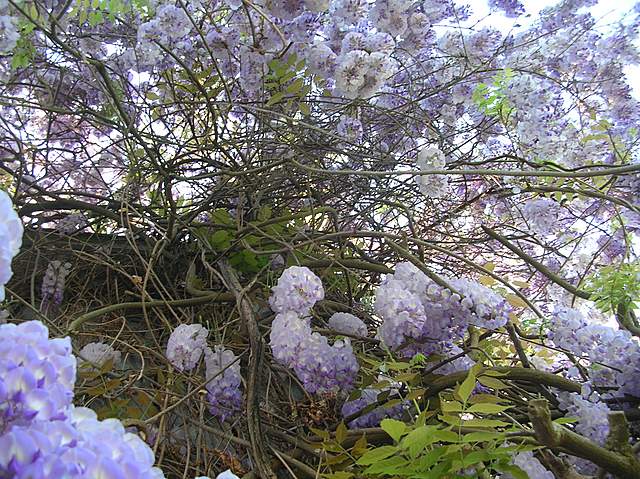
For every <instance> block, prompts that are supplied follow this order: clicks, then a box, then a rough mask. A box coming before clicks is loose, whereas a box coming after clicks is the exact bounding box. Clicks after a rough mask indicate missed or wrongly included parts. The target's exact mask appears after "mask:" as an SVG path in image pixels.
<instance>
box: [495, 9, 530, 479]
mask: <svg viewBox="0 0 640 479" xmlns="http://www.w3.org/2000/svg"><path fill="white" fill-rule="evenodd" d="M489 7H491V8H492V9H495V10H502V11H503V12H504V14H505V15H506V16H507V17H511V18H516V17H519V16H520V15H522V14H524V13H525V9H524V5H523V4H522V2H519V1H518V0H489ZM532 477H533V476H532Z"/></svg>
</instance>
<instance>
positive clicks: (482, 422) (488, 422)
mask: <svg viewBox="0 0 640 479" xmlns="http://www.w3.org/2000/svg"><path fill="white" fill-rule="evenodd" d="M462 425H463V426H465V427H490V428H494V427H502V426H510V425H511V424H510V423H508V422H504V421H499V420H497V419H469V420H467V421H462Z"/></svg>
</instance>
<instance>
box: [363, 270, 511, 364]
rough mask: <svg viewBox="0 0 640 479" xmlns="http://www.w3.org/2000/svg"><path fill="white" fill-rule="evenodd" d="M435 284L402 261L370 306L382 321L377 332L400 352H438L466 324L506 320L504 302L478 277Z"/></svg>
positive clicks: (495, 323)
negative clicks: (482, 283) (445, 285)
mask: <svg viewBox="0 0 640 479" xmlns="http://www.w3.org/2000/svg"><path fill="white" fill-rule="evenodd" d="M447 282H448V283H449V285H450V286H451V287H452V288H453V289H455V290H456V291H457V293H452V292H451V291H450V290H449V289H447V288H443V287H442V286H439V285H438V284H436V283H435V282H433V281H432V280H431V279H429V278H428V277H427V276H426V275H425V274H424V273H422V272H421V271H420V270H419V269H418V268H416V267H415V266H414V265H412V264H411V263H407V262H405V263H400V264H398V265H397V266H396V272H395V273H394V274H393V275H388V276H387V277H386V278H385V279H384V281H383V282H382V284H381V285H380V286H379V287H378V289H377V290H376V299H375V303H374V308H375V310H376V312H377V314H378V315H379V316H380V317H381V318H382V319H383V323H382V325H381V327H380V331H379V335H380V338H381V339H382V341H383V342H384V343H385V345H386V346H387V347H389V348H390V349H391V350H393V351H401V354H402V355H403V356H412V355H413V354H415V353H416V352H423V353H426V354H430V353H435V352H440V351H441V348H442V345H443V344H446V345H449V346H448V347H450V345H451V343H452V342H454V341H457V340H460V339H462V337H463V336H464V333H465V331H466V329H467V327H468V326H469V325H475V326H478V327H482V328H486V329H497V328H499V327H501V326H504V325H505V324H506V322H507V320H508V315H509V312H510V308H509V306H508V304H507V302H506V301H505V300H504V299H503V298H502V297H500V296H499V295H498V294H496V293H494V292H493V291H492V290H491V289H489V288H487V287H486V286H483V285H481V284H479V283H477V282H476V281H472V280H468V279H464V278H460V279H447Z"/></svg>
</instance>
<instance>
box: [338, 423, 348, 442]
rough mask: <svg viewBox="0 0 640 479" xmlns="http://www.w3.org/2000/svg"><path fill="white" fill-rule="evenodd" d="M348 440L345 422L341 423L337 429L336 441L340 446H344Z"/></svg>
mask: <svg viewBox="0 0 640 479" xmlns="http://www.w3.org/2000/svg"><path fill="white" fill-rule="evenodd" d="M346 438H347V426H345V425H344V421H341V422H340V424H338V427H337V428H336V441H337V442H338V444H342V443H343V442H344V440H345V439H346Z"/></svg>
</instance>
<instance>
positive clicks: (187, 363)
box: [167, 324, 209, 372]
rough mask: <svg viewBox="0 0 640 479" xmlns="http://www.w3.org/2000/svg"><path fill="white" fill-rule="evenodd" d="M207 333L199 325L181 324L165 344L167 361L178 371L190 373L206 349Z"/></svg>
mask: <svg viewBox="0 0 640 479" xmlns="http://www.w3.org/2000/svg"><path fill="white" fill-rule="evenodd" d="M208 335H209V331H208V330H207V329H206V328H205V327H204V326H202V325H201V324H181V325H180V326H178V327H177V328H176V329H174V330H173V332H172V333H171V336H170V337H169V342H168V343H167V359H168V360H169V362H170V363H171V364H172V365H173V367H174V368H176V369H177V370H178V371H184V372H186V371H191V370H192V369H193V368H195V367H196V365H197V364H198V361H200V358H201V357H202V354H203V353H204V351H205V349H206V348H207V336H208Z"/></svg>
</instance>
